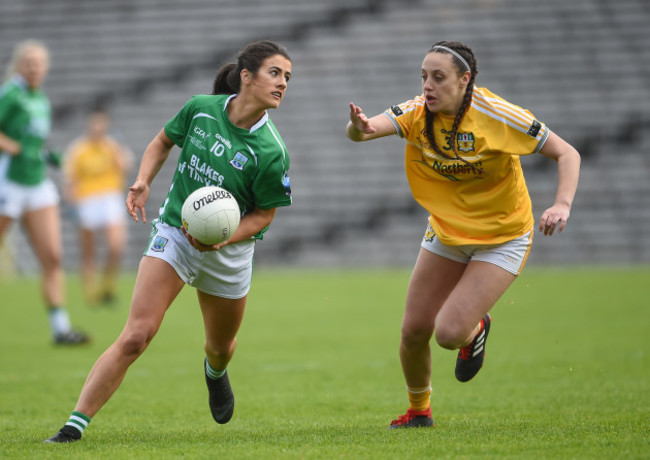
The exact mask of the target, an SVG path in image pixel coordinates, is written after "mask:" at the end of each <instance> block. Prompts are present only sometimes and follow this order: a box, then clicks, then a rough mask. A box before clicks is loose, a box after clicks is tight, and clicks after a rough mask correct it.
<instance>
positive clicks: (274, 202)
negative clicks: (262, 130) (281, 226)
mask: <svg viewBox="0 0 650 460" xmlns="http://www.w3.org/2000/svg"><path fill="white" fill-rule="evenodd" d="M268 129H270V130H271V132H272V133H273V136H272V137H269V138H268V139H269V144H268V145H267V146H266V148H267V149H268V151H267V152H265V153H266V154H265V155H264V157H265V158H268V159H269V160H270V161H268V162H266V161H265V162H264V163H263V164H262V167H261V168H259V172H258V173H257V175H256V177H255V179H254V180H253V194H254V195H255V206H257V207H258V208H261V209H271V208H277V207H279V206H289V205H290V204H291V179H290V177H289V155H288V153H287V148H286V146H285V145H284V142H283V141H282V139H281V138H280V135H279V134H278V132H277V131H276V130H275V128H274V127H272V126H270V125H269V126H268Z"/></svg>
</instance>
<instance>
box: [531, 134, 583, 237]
mask: <svg viewBox="0 0 650 460" xmlns="http://www.w3.org/2000/svg"><path fill="white" fill-rule="evenodd" d="M540 153H541V154H542V155H544V156H546V157H548V158H551V159H553V160H555V161H557V171H558V185H557V192H556V194H555V202H554V203H553V206H551V207H550V208H548V209H547V210H546V211H544V212H543V213H542V216H541V217H540V219H539V231H540V232H541V231H543V232H544V235H549V236H551V235H553V232H554V230H555V229H556V227H557V231H558V233H559V232H561V231H562V230H564V227H565V226H566V224H567V221H568V220H569V216H570V214H571V206H572V205H573V199H574V197H575V194H576V189H577V188H578V178H579V176H580V154H579V153H578V151H577V150H576V149H575V148H573V147H572V146H571V145H570V144H569V143H568V142H566V141H565V140H564V139H562V138H561V137H560V136H558V135H556V134H554V133H553V132H551V133H550V135H549V137H548V139H547V140H546V142H545V143H544V146H543V147H542V149H541V150H540Z"/></svg>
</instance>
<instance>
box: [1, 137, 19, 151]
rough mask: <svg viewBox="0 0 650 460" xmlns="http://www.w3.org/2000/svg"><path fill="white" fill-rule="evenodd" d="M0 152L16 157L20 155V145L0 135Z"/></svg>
mask: <svg viewBox="0 0 650 460" xmlns="http://www.w3.org/2000/svg"><path fill="white" fill-rule="evenodd" d="M0 152H7V153H8V154H9V155H12V156H13V155H18V154H19V153H20V144H19V143H18V142H16V141H15V140H13V139H12V138H10V137H9V136H7V135H6V134H4V133H0Z"/></svg>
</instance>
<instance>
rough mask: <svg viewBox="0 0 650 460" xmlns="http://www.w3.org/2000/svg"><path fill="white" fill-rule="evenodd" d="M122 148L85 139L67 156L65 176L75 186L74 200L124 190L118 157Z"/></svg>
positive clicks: (71, 148)
mask: <svg viewBox="0 0 650 460" xmlns="http://www.w3.org/2000/svg"><path fill="white" fill-rule="evenodd" d="M121 152H122V147H121V146H120V145H119V144H118V143H117V142H116V141H114V140H113V139H111V138H105V139H102V140H99V141H95V140H92V139H88V138H82V139H80V140H78V141H76V142H75V143H74V144H72V146H71V147H70V149H69V150H68V152H67V156H66V167H65V175H66V178H67V179H68V181H69V182H70V183H71V184H73V188H72V190H73V194H74V196H73V197H72V198H74V199H75V200H80V199H83V198H87V197H89V196H94V195H100V194H104V193H108V192H116V191H122V190H123V189H124V182H125V178H124V171H123V169H122V167H121V166H120V159H119V156H120V155H121V154H122V153H121Z"/></svg>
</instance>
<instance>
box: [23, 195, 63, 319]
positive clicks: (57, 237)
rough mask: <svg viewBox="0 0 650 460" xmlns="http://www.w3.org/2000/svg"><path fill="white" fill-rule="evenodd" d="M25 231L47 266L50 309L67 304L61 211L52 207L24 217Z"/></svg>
mask: <svg viewBox="0 0 650 460" xmlns="http://www.w3.org/2000/svg"><path fill="white" fill-rule="evenodd" d="M23 223H24V225H25V230H26V231H27V234H28V235H29V239H30V241H31V243H32V247H33V248H34V252H35V254H36V257H37V258H38V260H39V261H40V263H41V266H42V267H43V296H44V297H45V303H46V304H47V306H48V307H50V308H51V307H58V306H61V305H63V303H64V301H65V286H64V273H63V267H62V265H61V258H62V251H63V250H62V243H61V223H60V219H59V208H58V207H57V206H49V207H47V208H42V209H37V210H34V211H29V212H26V213H25V214H24V215H23Z"/></svg>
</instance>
